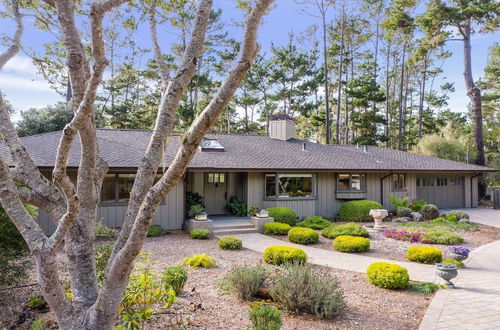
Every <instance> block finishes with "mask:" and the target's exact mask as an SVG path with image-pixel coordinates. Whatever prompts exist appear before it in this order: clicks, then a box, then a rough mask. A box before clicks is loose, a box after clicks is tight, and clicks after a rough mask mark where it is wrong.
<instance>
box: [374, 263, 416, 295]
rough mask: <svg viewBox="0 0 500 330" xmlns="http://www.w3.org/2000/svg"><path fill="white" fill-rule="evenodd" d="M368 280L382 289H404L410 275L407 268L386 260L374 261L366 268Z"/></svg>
mask: <svg viewBox="0 0 500 330" xmlns="http://www.w3.org/2000/svg"><path fill="white" fill-rule="evenodd" d="M366 277H367V278H368V281H369V282H370V283H371V284H373V285H375V286H378V287H379V288H384V289H406V288H407V287H408V282H409V281H410V276H409V275H408V270H407V269H406V268H404V267H401V266H399V265H396V264H391V263H388V262H383V261H379V262H374V263H372V264H371V265H370V266H369V267H368V269H367V270H366Z"/></svg>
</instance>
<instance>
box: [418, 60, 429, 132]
mask: <svg viewBox="0 0 500 330" xmlns="http://www.w3.org/2000/svg"><path fill="white" fill-rule="evenodd" d="M423 71H424V72H423V73H422V83H421V84H420V97H419V100H418V138H419V139H421V138H422V120H423V117H424V99H425V82H426V78H427V75H426V74H427V55H425V59H424V70H423Z"/></svg>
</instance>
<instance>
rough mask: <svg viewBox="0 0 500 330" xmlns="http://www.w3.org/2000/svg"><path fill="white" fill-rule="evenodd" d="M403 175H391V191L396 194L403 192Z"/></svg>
mask: <svg viewBox="0 0 500 330" xmlns="http://www.w3.org/2000/svg"><path fill="white" fill-rule="evenodd" d="M405 181H406V180H405V175H404V174H393V175H392V188H391V191H393V192H398V191H404V190H405Z"/></svg>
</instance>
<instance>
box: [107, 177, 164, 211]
mask: <svg viewBox="0 0 500 330" xmlns="http://www.w3.org/2000/svg"><path fill="white" fill-rule="evenodd" d="M107 175H113V176H114V180H113V181H114V192H115V199H114V200H113V201H103V200H102V189H103V187H102V186H101V191H100V193H99V206H114V205H116V206H124V205H128V201H126V202H123V201H120V200H119V197H120V187H119V180H118V177H119V176H120V175H133V176H134V181H135V177H136V176H137V173H108V174H107ZM161 175H162V174H156V178H155V182H154V183H156V182H157V180H159V179H160V178H161ZM154 183H153V184H154ZM131 191H132V190H131ZM129 193H130V192H129ZM129 199H130V198H129ZM164 204H165V198H163V199H162V201H161V205H164Z"/></svg>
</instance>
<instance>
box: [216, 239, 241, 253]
mask: <svg viewBox="0 0 500 330" xmlns="http://www.w3.org/2000/svg"><path fill="white" fill-rule="evenodd" d="M242 246H243V243H242V242H241V239H239V238H238V237H231V236H226V237H222V238H221V239H220V240H219V247H220V248H221V249H224V250H239V249H241V247H242Z"/></svg>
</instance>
